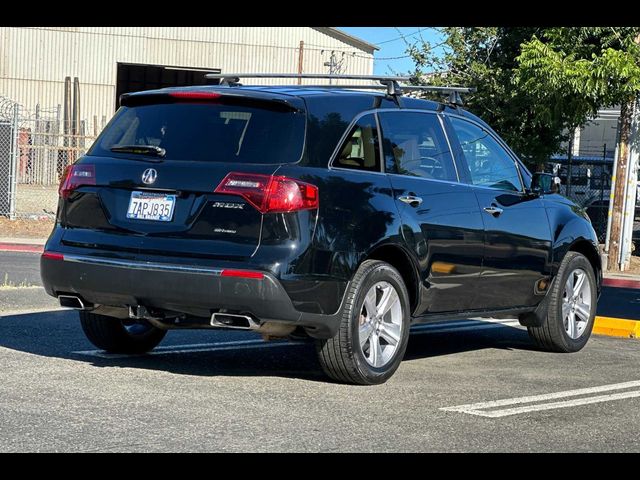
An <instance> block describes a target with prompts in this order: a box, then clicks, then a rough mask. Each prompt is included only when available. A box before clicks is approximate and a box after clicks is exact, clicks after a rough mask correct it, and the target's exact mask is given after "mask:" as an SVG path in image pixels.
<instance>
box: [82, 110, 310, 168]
mask: <svg viewBox="0 0 640 480" xmlns="http://www.w3.org/2000/svg"><path fill="white" fill-rule="evenodd" d="M304 124H305V114H304V113H302V112H298V111H295V112H294V111H279V110H276V109H273V110H271V109H265V108H258V107H253V106H239V105H223V104H210V103H209V104H207V103H160V104H153V105H142V106H136V107H121V108H120V109H119V110H118V111H117V112H116V115H115V116H114V117H113V119H112V120H111V122H109V125H108V126H107V127H106V128H105V130H104V132H102V134H101V135H100V137H98V139H97V140H96V142H95V143H94V144H93V146H92V147H91V149H90V150H89V152H88V154H89V155H102V156H113V157H124V158H132V156H133V155H136V156H137V155H140V156H142V157H144V156H145V155H148V156H157V155H155V154H154V150H155V151H160V150H158V149H162V150H163V151H164V155H163V156H162V158H163V159H164V160H188V161H200V162H232V163H262V164H269V163H292V162H297V161H298V160H299V159H300V157H301V155H302V146H303V143H304ZM136 146H139V147H141V148H137V149H136V148H135V147H136ZM143 146H144V148H142V147H143ZM130 147H134V148H130Z"/></svg>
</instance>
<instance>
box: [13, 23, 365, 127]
mask: <svg viewBox="0 0 640 480" xmlns="http://www.w3.org/2000/svg"><path fill="white" fill-rule="evenodd" d="M300 42H303V51H302V65H301V67H302V70H303V72H306V73H319V72H322V73H328V72H329V66H328V65H325V62H332V63H333V64H334V67H333V70H334V71H335V72H337V73H350V74H356V73H360V74H371V73H373V52H374V50H375V49H376V47H375V46H373V45H371V44H368V43H366V42H364V41H363V40H360V39H358V38H355V37H352V36H351V35H348V34H346V33H344V32H342V31H340V30H337V29H334V28H328V27H287V28H277V27H242V28H240V27H193V28H184V27H34V28H26V27H1V28H0V96H3V97H5V98H8V99H9V100H11V101H13V102H17V103H19V104H20V105H21V106H22V107H23V108H26V109H27V110H30V111H34V110H35V107H36V105H39V106H40V108H41V109H43V110H44V111H49V112H51V111H52V110H54V109H56V108H57V106H58V105H62V104H63V99H64V81H65V77H67V76H70V77H78V79H79V82H80V95H79V96H80V105H79V106H80V115H79V119H80V120H86V124H85V126H86V128H87V133H88V134H89V133H92V132H93V128H94V127H93V125H92V123H93V118H94V116H95V117H96V118H97V119H98V123H100V124H101V123H102V117H105V118H107V119H108V118H109V117H110V116H111V115H112V114H113V112H114V110H115V108H116V103H117V100H116V99H117V96H118V95H119V94H120V93H124V92H125V91H132V90H140V89H148V88H157V87H161V86H168V85H175V84H178V85H182V84H193V83H203V82H204V80H203V71H222V72H231V71H236V72H237V71H241V72H271V73H273V72H290V73H296V72H298V70H299V62H300ZM332 53H333V60H332ZM283 82H290V81H287V80H284V81H283ZM255 83H258V82H257V81H256V82H255ZM316 83H317V82H316Z"/></svg>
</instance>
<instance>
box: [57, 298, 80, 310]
mask: <svg viewBox="0 0 640 480" xmlns="http://www.w3.org/2000/svg"><path fill="white" fill-rule="evenodd" d="M58 301H59V302H60V306H61V307H66V308H74V309H76V310H87V306H86V305H85V303H84V302H83V301H82V299H81V298H80V297H77V296H75V295H58Z"/></svg>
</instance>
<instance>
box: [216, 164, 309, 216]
mask: <svg viewBox="0 0 640 480" xmlns="http://www.w3.org/2000/svg"><path fill="white" fill-rule="evenodd" d="M215 193H226V194H230V195H239V196H241V197H243V198H244V199H245V200H246V201H247V202H249V203H250V204H251V205H253V206H254V207H255V208H256V209H257V210H258V211H259V212H261V213H287V212H296V211H299V210H312V209H316V208H318V204H319V202H318V187H316V186H315V185H311V184H309V183H304V182H301V181H299V180H294V179H292V178H288V177H283V176H274V175H260V174H254V173H236V172H232V173H229V174H228V175H227V176H226V177H224V179H223V180H222V182H220V185H218V187H217V188H216V189H215Z"/></svg>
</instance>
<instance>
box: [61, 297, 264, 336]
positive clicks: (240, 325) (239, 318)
mask: <svg viewBox="0 0 640 480" xmlns="http://www.w3.org/2000/svg"><path fill="white" fill-rule="evenodd" d="M58 301H59V302H60V306H61V307H66V308H73V309H75V310H91V309H92V308H93V304H92V303H89V302H86V301H84V300H83V299H82V298H81V297H79V296H77V295H58ZM129 318H134V319H141V318H146V319H153V320H156V318H155V317H153V316H151V315H150V314H149V312H148V311H147V309H146V308H145V307H142V306H136V307H129ZM210 325H211V326H212V327H222V328H233V329H237V330H259V329H260V327H261V325H260V323H259V322H258V321H257V320H256V319H255V318H253V317H251V316H250V315H242V314H237V313H222V312H216V313H214V314H212V315H211V321H210Z"/></svg>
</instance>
